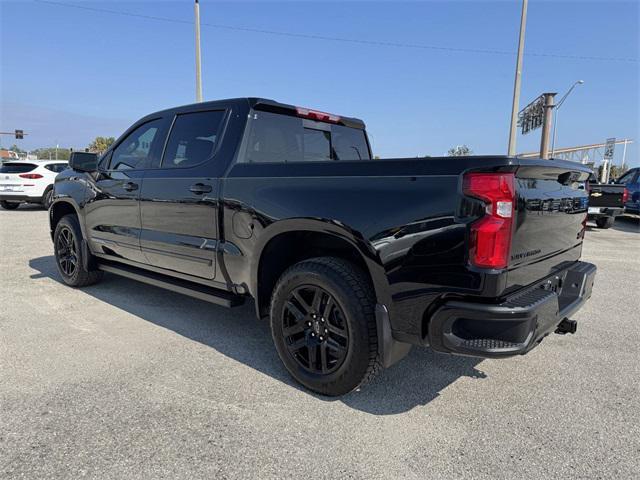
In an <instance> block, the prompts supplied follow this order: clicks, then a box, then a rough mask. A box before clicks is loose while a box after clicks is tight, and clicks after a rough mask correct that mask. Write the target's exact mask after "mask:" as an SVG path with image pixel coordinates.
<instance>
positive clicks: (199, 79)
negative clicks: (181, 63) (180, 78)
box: [194, 0, 202, 103]
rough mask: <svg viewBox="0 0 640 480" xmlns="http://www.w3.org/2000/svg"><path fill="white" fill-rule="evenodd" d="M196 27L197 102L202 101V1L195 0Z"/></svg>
mask: <svg viewBox="0 0 640 480" xmlns="http://www.w3.org/2000/svg"><path fill="white" fill-rule="evenodd" d="M194 10H195V27H196V102H198V103H199V102H202V70H201V65H200V63H201V59H200V3H199V2H198V0H195V4H194Z"/></svg>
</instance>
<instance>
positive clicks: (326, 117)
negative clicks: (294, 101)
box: [296, 107, 340, 123]
mask: <svg viewBox="0 0 640 480" xmlns="http://www.w3.org/2000/svg"><path fill="white" fill-rule="evenodd" d="M296 113H297V114H298V116H299V117H304V118H309V119H311V120H318V121H320V122H329V123H338V122H340V117H339V116H338V115H333V114H332V113H326V112H320V111H318V110H309V109H308V108H302V107H296Z"/></svg>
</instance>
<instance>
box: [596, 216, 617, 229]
mask: <svg viewBox="0 0 640 480" xmlns="http://www.w3.org/2000/svg"><path fill="white" fill-rule="evenodd" d="M615 221H616V219H615V218H614V217H600V218H596V225H597V226H598V228H611V227H613V223H614V222H615Z"/></svg>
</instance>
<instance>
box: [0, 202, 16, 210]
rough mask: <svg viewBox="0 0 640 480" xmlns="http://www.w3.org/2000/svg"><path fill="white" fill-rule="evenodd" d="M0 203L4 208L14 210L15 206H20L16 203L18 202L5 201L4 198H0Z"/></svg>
mask: <svg viewBox="0 0 640 480" xmlns="http://www.w3.org/2000/svg"><path fill="white" fill-rule="evenodd" d="M0 205H1V206H2V208H4V209H5V210H15V209H16V208H18V207H19V206H20V203H18V202H7V201H6V200H2V201H0Z"/></svg>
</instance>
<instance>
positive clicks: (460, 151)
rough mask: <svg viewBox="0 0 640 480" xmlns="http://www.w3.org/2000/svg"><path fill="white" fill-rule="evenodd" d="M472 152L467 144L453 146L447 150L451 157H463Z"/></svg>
mask: <svg viewBox="0 0 640 480" xmlns="http://www.w3.org/2000/svg"><path fill="white" fill-rule="evenodd" d="M471 154H473V150H471V149H470V148H469V147H467V146H466V145H456V146H455V147H451V148H450V149H449V151H448V152H447V155H449V156H450V157H463V156H465V155H471Z"/></svg>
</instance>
